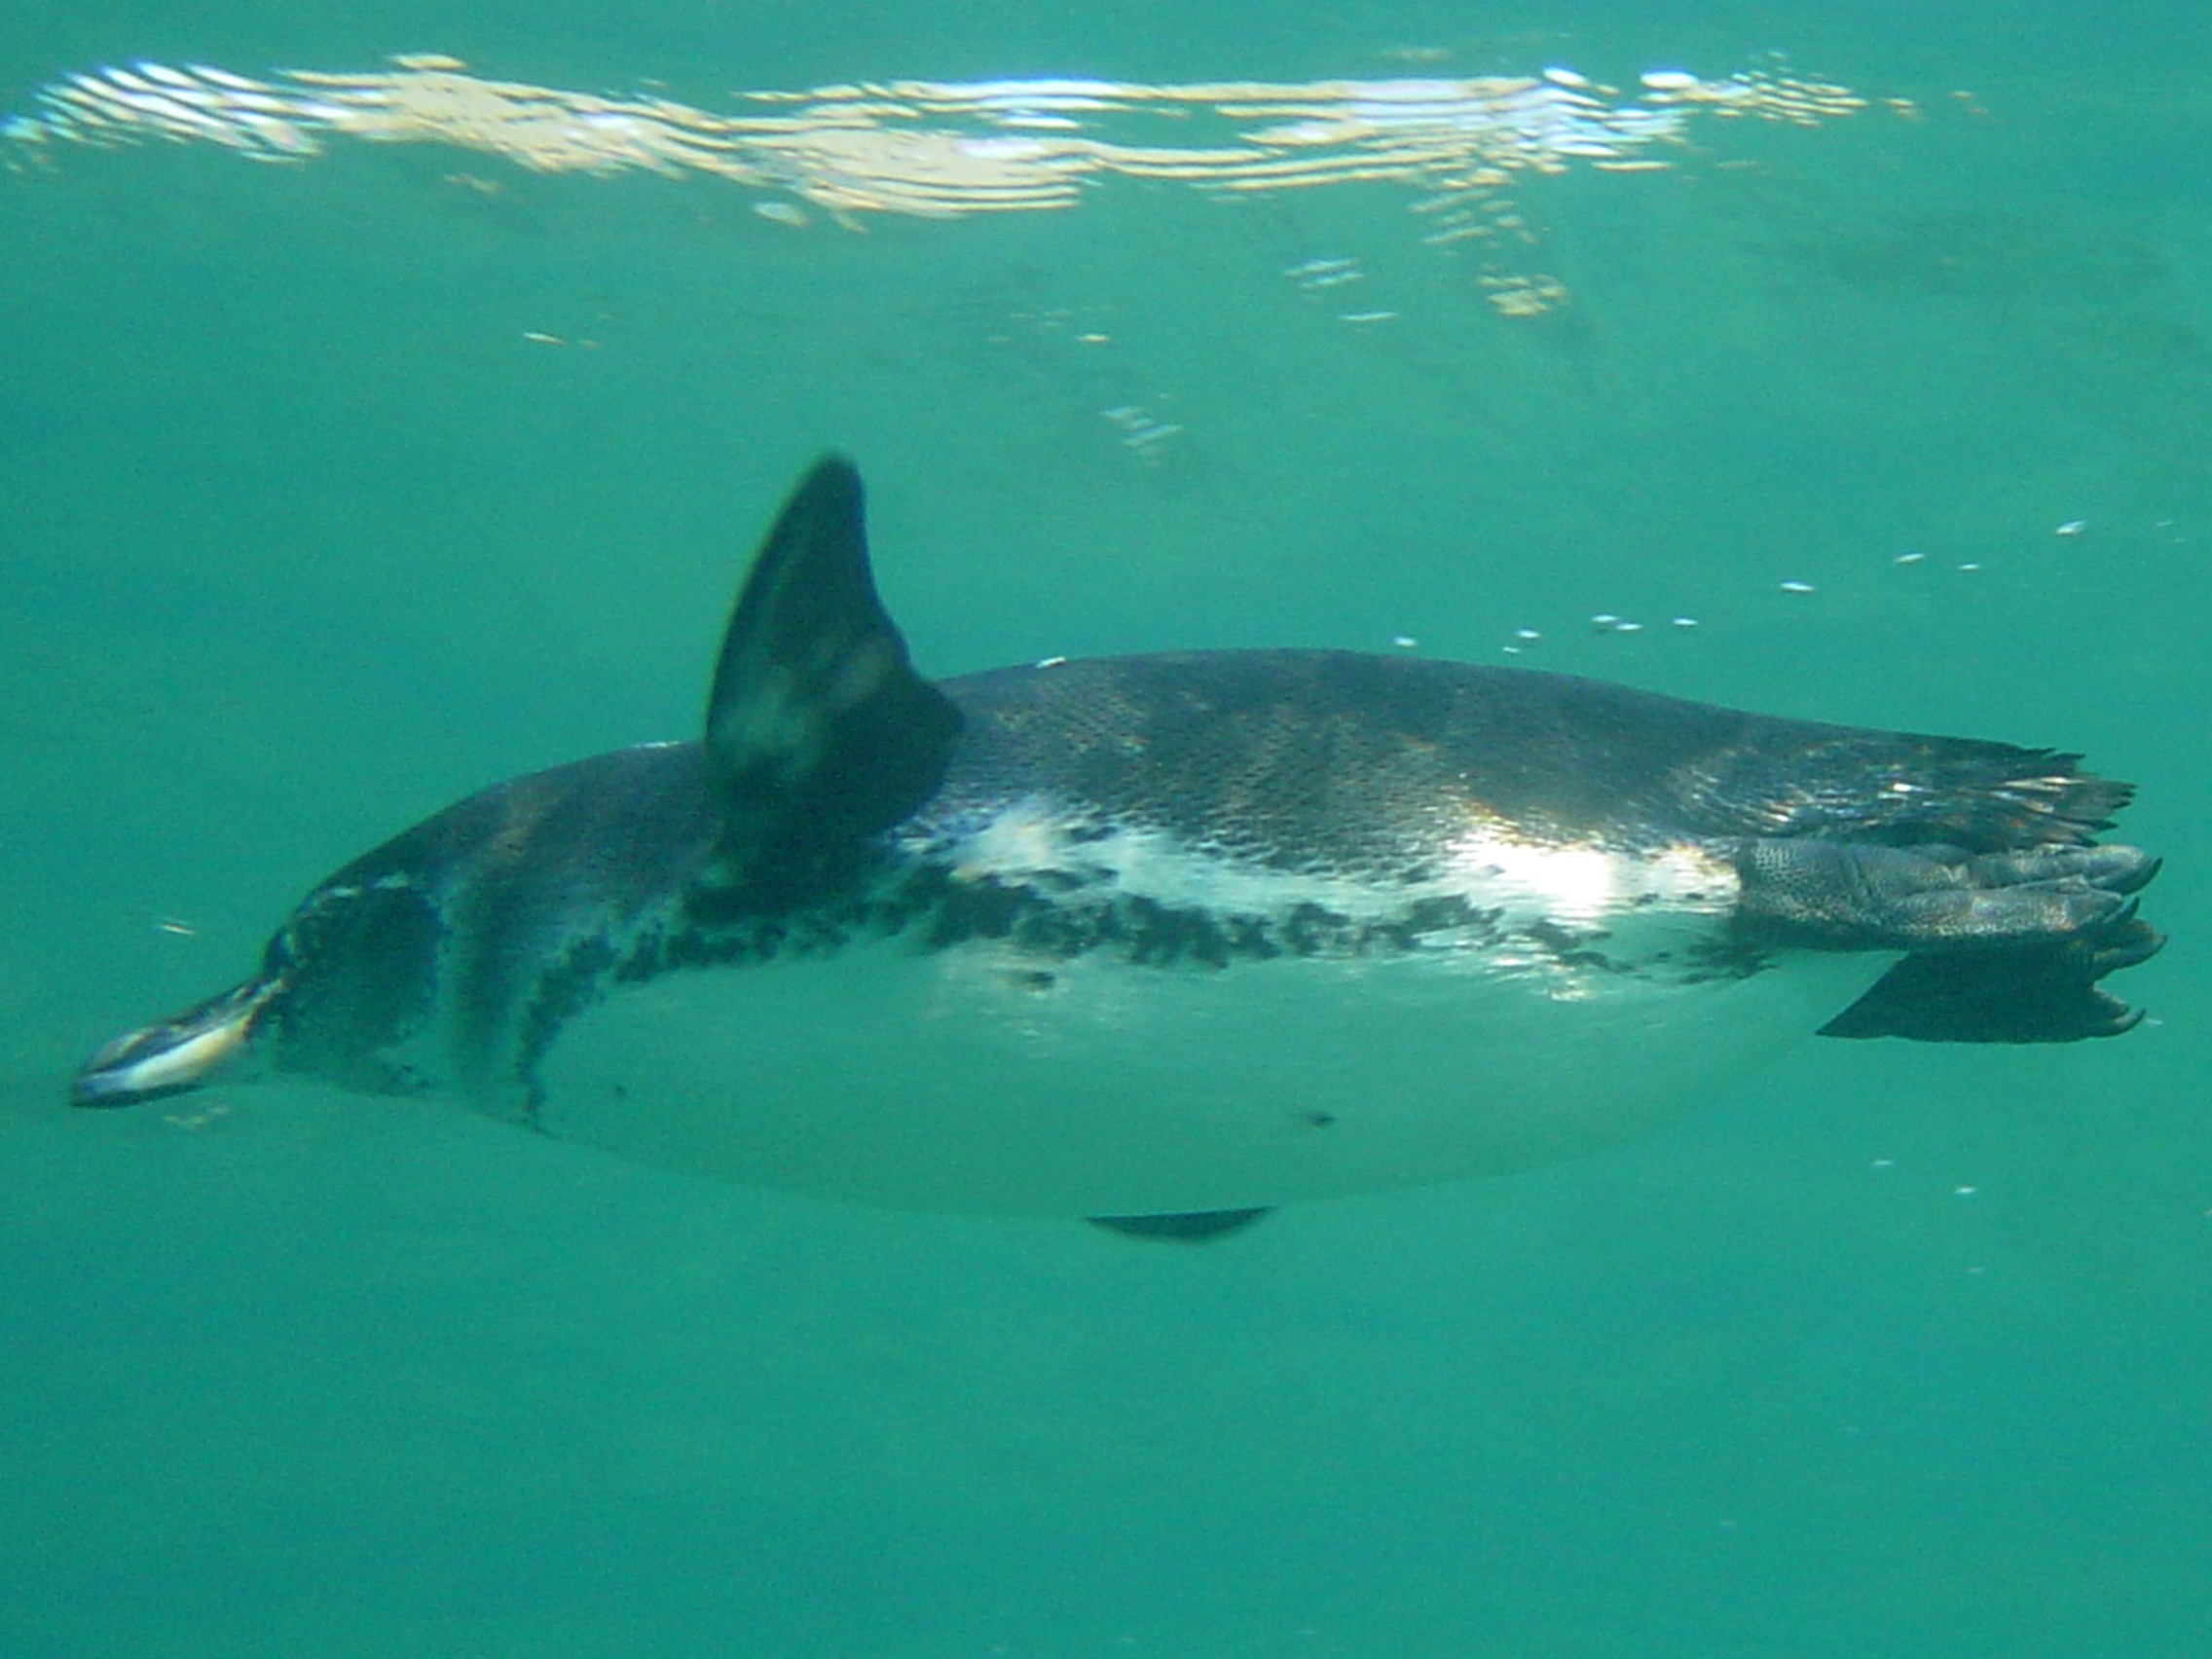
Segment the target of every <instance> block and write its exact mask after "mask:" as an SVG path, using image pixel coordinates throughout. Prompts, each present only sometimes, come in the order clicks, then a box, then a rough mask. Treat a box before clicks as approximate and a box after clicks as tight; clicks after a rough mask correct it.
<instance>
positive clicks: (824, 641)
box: [706, 456, 960, 908]
mask: <svg viewBox="0 0 2212 1659" xmlns="http://www.w3.org/2000/svg"><path fill="white" fill-rule="evenodd" d="M959 733H960V711H959V710H958V709H957V708H955V707H954V706H953V704H952V702H951V700H950V699H949V698H947V697H946V696H945V695H944V693H943V692H941V691H940V690H938V689H937V687H935V686H934V685H932V684H930V683H929V682H927V681H926V680H924V679H922V677H921V676H920V675H919V674H917V673H915V672H914V666H913V663H912V662H911V661H910V660H909V658H908V657H907V654H906V642H905V641H904V640H903V638H901V636H900V633H899V630H898V628H897V626H896V625H894V624H893V622H892V620H891V618H890V616H889V614H888V613H887V612H886V611H885V610H884V608H883V602H882V600H881V599H880V598H878V597H877V595H876V591H875V581H874V578H873V576H872V575H871V574H870V572H869V570H868V557H867V532H866V525H865V523H864V520H863V502H862V493H861V479H860V474H859V473H858V472H857V471H856V470H854V468H853V465H852V463H851V462H850V461H845V460H843V459H841V458H839V457H835V456H831V457H829V458H826V459H825V460H823V461H818V462H816V463H815V466H814V469H813V470H812V471H811V472H809V473H808V474H807V475H806V477H805V478H803V479H802V480H800V482H799V485H798V488H797V489H795V490H794V491H793V492H792V495H791V498H790V499H789V500H788V501H786V502H785V503H784V509H783V512H782V513H781V514H780V515H779V516H778V518H777V520H776V523H775V526H774V528H773V529H771V530H770V531H769V533H768V537H767V540H766V541H765V542H763V543H762V544H761V548H760V552H759V555H758V556H757V557H756V559H755V561H754V565H753V571H752V574H751V575H749V576H748V577H747V578H746V582H745V587H744V590H743V591H742V592H741V593H740V594H739V595H738V600H737V608H736V610H735V611H734V613H733V614H732V615H731V617H730V622H729V630H728V632H727V633H726V634H725V635H724V636H723V639H722V648H721V655H720V657H719V660H718V662H717V663H716V667H715V682H714V689H713V690H712V692H711V693H710V694H709V695H708V698H707V729H706V750H707V758H708V769H709V774H710V778H711V780H712V787H713V789H714V792H715V797H716V805H717V808H718V810H719V814H720V818H721V832H720V836H719V842H718V846H717V855H718V857H717V869H716V885H718V886H719V887H720V888H722V889H724V890H725V891H728V892H731V893H734V894H736V895H738V896H740V897H741V899H742V900H743V902H745V903H751V904H756V905H759V906H763V907H769V908H774V907H781V906H785V905H789V904H793V903H800V902H802V901H803V900H805V899H806V898H808V897H809V896H811V895H812V894H813V893H814V892H816V891H818V890H819V889H820V888H821V886H822V885H824V884H825V883H826V882H829V881H832V880H834V879H835V878H836V876H837V874H838V873H839V872H841V870H842V869H843V868H844V867H845V866H846V865H847V864H849V862H850V861H851V859H852V858H853V857H854V856H855V854H856V853H857V852H858V850H859V849H860V848H861V847H862V846H863V844H864V843H865V842H866V838H867V837H869V836H871V835H874V834H876V833H878V832H879V831H881V830H886V829H888V828H890V827H891V826H892V825H893V824H896V823H897V822H898V821H899V820H900V819H902V818H903V817H904V816H905V815H906V814H907V813H909V812H911V811H912V810H913V809H914V808H915V807H917V806H919V805H920V804H921V803H922V802H923V801H924V800H926V799H928V798H929V796H930V794H931V793H933V792H934V791H935V790H936V789H937V787H938V785H939V784H940V782H941V781H942V780H943V777H944V768H945V764H946V762H947V761H948V760H949V759H950V757H951V755H952V746H953V743H954V741H955V739H957V737H958V736H959Z"/></svg>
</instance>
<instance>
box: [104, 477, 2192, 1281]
mask: <svg viewBox="0 0 2212 1659" xmlns="http://www.w3.org/2000/svg"><path fill="white" fill-rule="evenodd" d="M2079 759H2080V757H2079V756H2074V755H2069V754H2060V753H2056V752H2053V751H2050V750H2041V749H2020V748H2014V747H2012V746H2010V745H2009V744H2004V743H1991V742H1979V741H1973V740H1970V739H1961V738H1947V737H1927V736H1915V735H1909V734H1902V733H1895V732H1885V731H1871V730H1862V729H1858V728H1854V727H1849V726H1837V725H1825V724H1816V723H1813V722H1810V721H1804V720H1792V719H1768V718H1765V717H1762V716H1758V715H1751V714H1743V713H1738V712H1736V711H1733V710H1728V709H1721V708H1714V707H1711V706H1708V705H1703V704H1698V703H1688V702H1681V701H1677V700H1676V699H1674V698H1670V697H1662V696H1655V695H1651V694H1649V693H1645V692H1641V691H1633V690H1629V689H1626V688H1623V687H1620V686H1615V685H1608V684H1603V683H1600V682H1594V681H1589V680H1580V679H1573V678H1568V677H1565V676H1560V675H1551V674H1539V673H1532V672H1529V671H1527V670H1521V669H1508V668H1492V667H1476V666H1470V665H1467V664H1461V663H1452V662H1437V661H1427V660H1421V659H1417V658H1409V657H1405V656H1376V655H1366V654H1361V653H1356V652H1350V651H1338V650H1288V649H1285V650H1224V651H1192V652H1173V653H1165V654H1159V655H1147V656H1126V657H1109V658H1100V659H1095V660H1076V661H1059V660H1053V661H1051V662H1047V663H1040V664H1038V665H1036V666H1034V667H1027V668H1005V669H997V670H993V671H990V672H987V673H982V674H974V675H967V676H963V677H961V678H959V679H954V680H948V681H944V682H939V683H934V684H933V683H931V682H928V681H926V680H924V679H922V678H921V677H920V675H919V674H917V673H916V672H915V670H914V668H913V666H912V664H911V662H910V660H909V658H908V655H907V650H906V645H905V642H904V641H903V638H902V637H901V635H900V633H899V631H898V629H897V628H896V627H895V626H894V625H893V623H892V621H891V619H890V617H889V616H888V615H887V614H886V612H885V610H884V608H883V606H882V603H881V601H880V600H879V599H878V598H877V595H876V591H875V585H874V581H873V578H872V576H871V574H870V571H869V564H868V554H867V546H866V532H865V529H864V525H863V517H862V493H861V480H860V477H859V474H858V473H857V472H856V471H855V470H854V468H853V467H852V466H851V465H850V464H849V463H848V462H846V461H842V460H840V459H836V458H830V459H826V460H824V461H821V462H819V463H818V464H817V465H816V466H815V467H814V468H813V469H812V470H811V471H810V472H809V473H808V474H807V475H806V477H805V478H804V480H803V481H802V482H801V483H800V484H799V485H798V487H797V489H796V490H795V491H794V492H793V495H792V497H791V498H790V499H789V501H788V502H787V503H786V504H785V506H784V508H783V511H782V514H781V516H780V517H779V518H778V519H777V520H776V523H775V525H774V527H773V528H772V529H771V531H770V532H769V535H768V536H767V539H766V541H765V543H764V544H763V545H762V547H761V549H760V551H759V554H758V556H757V557H756V560H755V562H754V565H753V569H752V572H751V574H750V575H749V576H748V577H747V579H746V582H745V584H744V587H743V590H742V592H741V593H740V594H739V596H738V600H737V606H736V609H735V612H734V614H733V615H732V617H731V619H730V623H729V628H728V632H727V634H726V636H725V638H724V640H723V642H722V646H721V652H720V656H719V660H718V662H717V664H716V667H715V674H714V683H713V688H712V691H711V693H710V695H709V697H708V700H707V711H706V727H705V731H704V733H703V735H702V736H701V737H700V738H699V739H698V740H697V741H695V742H687V743H657V744H647V745H645V746H644V747H641V748H635V749H625V750H620V751H617V752H615V753H613V754H609V755H602V756H597V757H595V758H592V759H587V760H579V761H576V762H574V763H572V764H570V765H566V766H558V767H555V768H553V769H552V770H550V771H544V772H535V773H532V774H529V775H527V776H524V777H520V778H516V779H513V780H511V781H509V782H506V783H501V784H497V785H494V786H493V787H492V788H490V789H488V790H485V791H484V792H482V793H478V794H474V795H471V796H469V797H468V798H467V799H465V800H462V801H461V802H460V803H459V804H457V805H454V806H451V807H449V808H447V809H446V810H445V811H443V812H441V813H439V814H437V815H436V816H435V817H433V818H430V819H428V820H427V821H426V822H424V823H422V824H419V825H417V826H416V827H415V828H414V829H412V830H407V831H405V832H404V833H402V834H400V835H399V836H397V837H396V838H394V839H393V840H390V841H387V843H385V844H384V845H383V846H381V847H378V848H377V849H376V850H374V851H373V852H370V853H368V854H366V855H364V856H363V857H361V858H359V859H356V860H355V861H354V862H353V863H351V864H350V865H348V866H345V867H344V868H343V869H341V870H339V871H338V872H337V873H336V874H335V875H333V876H331V877H330V879H328V880H327V881H325V882H323V883H322V885H321V886H319V887H317V888H316V889H315V890H314V891H313V893H311V894H309V895H308V897H307V899H306V900H305V902H304V903H301V905H300V907H299V908H298V909H297V910H296V911H294V912H293V914H292V916H291V918H290V919H289V920H288V921H286V922H285V923H284V925H283V926H282V927H281V928H280V929H279V930H278V931H277V933H276V937H275V938H274V939H273V940H270V942H269V945H268V947H267V950H266V951H265V953H264V954H263V957H262V961H261V966H260V969H259V970H258V972H256V973H255V974H254V975H253V976H252V977H250V978H248V979H247V980H246V981H245V982H244V983H243V984H240V985H239V986H238V987H236V988H235V989H232V990H228V991H225V992H223V993H222V994H221V995H219V996H216V997H213V998H211V999H209V1000H208V1001H206V1002H203V1003H201V1004H199V1005H198V1006H197V1007H194V1008H191V1009H188V1010H186V1011H185V1012H183V1013H181V1014H176V1015H175V1016H173V1017H171V1018H169V1019H166V1020H164V1021H162V1022H161V1023H160V1024H158V1025H152V1026H148V1027H146V1028H144V1029H142V1030H137V1031H132V1032H130V1033H129V1034H127V1035H126V1036H123V1037H121V1038H118V1039H117V1040H116V1041H114V1042H112V1043H110V1044H109V1045H108V1046H107V1047H105V1048H104V1049H101V1050H100V1051H98V1052H97V1053H95V1054H94V1055H93V1056H92V1058H91V1059H90V1060H89V1061H88V1062H86V1064H85V1066H84V1068H83V1069H82V1070H81V1071H80V1072H79V1073H78V1075H77V1077H76V1080H75V1083H74V1086H73V1091H72V1097H73V1099H74V1100H75V1101H76V1102H77V1103H78V1104H80V1105H85V1106H119V1105H124V1104H128V1103H129V1102H132V1101H138V1100H146V1099H151V1098H155V1097H158V1096H163V1095H167V1094H171V1093H174V1092H176V1091H179V1090H182V1089H187V1088H195V1087H197V1086H199V1085H201V1084H203V1082H205V1081H206V1080H207V1079H209V1078H211V1077H213V1076H214V1075H216V1074H217V1073H218V1071H224V1070H232V1069H238V1070H244V1069H246V1063H247V1062H249V1061H252V1060H258V1061H260V1062H261V1065H262V1067H263V1068H265V1069H274V1070H276V1071H282V1072H294V1073H304V1074H309V1075H312V1076H314V1077H319V1078H322V1079H325V1080H328V1081H331V1082H335V1083H337V1084H340V1085H343V1086H346V1087H348V1088H353V1089H357V1090H362V1091H365V1092H369V1093H386V1094H391V1093H399V1094H412V1093H416V1092H422V1091H433V1090H434V1091H438V1092H440V1093H443V1094H447V1095H450V1096H451V1097H453V1098H455V1099H457V1100H460V1101H461V1102H464V1103H466V1104H468V1105H470V1106H473V1107H475V1108H477V1109H479V1110H481V1111H484V1112H487V1113H489V1114H491V1115H493V1116H495V1117H498V1118H502V1119H506V1120H510V1121H512V1122H513V1123H516V1124H522V1125H525V1126H528V1127H530V1128H534V1129H536V1130H538V1131H539V1132H541V1133H543V1134H547V1135H551V1136H555V1137H558V1138H561V1139H564V1140H573V1141H580V1142H584V1143H587V1144H590V1145H594V1146H600V1147H605V1148H608V1149H609V1150H612V1151H615V1152H619V1153H623V1154H627V1155H629V1156H632V1157H635V1158H638V1159H642V1160H645V1161H650V1162H653V1163H657V1164H662V1165H666V1166H670V1167H673V1168H677V1169H682V1170H689V1171H695V1172H699V1173H704V1174H711V1175H718V1176H722V1177H726V1178H731V1179H736V1180H740V1181H746V1182H753V1183H758V1184H764V1185H775V1186H784V1187H791V1188H796V1189H801V1190H806V1191H812V1192H817V1193H821V1194H825V1195H831V1196H839V1197H846V1198H859V1199H864V1200H872V1201H876V1202H881V1203H886V1204H893V1205H903V1206H914V1207H935V1208H947V1209H959V1210H972V1211H1002V1212H1015V1213H1030V1214H1061V1215H1068V1216H1086V1217H1089V1218H1091V1219H1093V1220H1098V1221H1101V1222H1103V1223H1104V1224H1106V1225H1109V1226H1113V1227H1116V1228H1118V1229H1120V1230H1121V1231H1123V1232H1125V1233H1128V1234H1131V1235H1137V1236H1150V1237H1163V1238H1184V1239H1191V1238H1203V1237H1208V1236H1212V1235H1217V1234H1220V1233H1222V1232H1226V1231H1229V1230H1231V1229H1234V1228H1235V1227H1237V1226H1239V1225H1241V1224H1243V1223H1244V1222H1247V1221H1249V1220H1250V1219H1252V1218H1253V1217H1254V1216H1256V1215H1258V1214H1261V1213H1263V1212H1264V1211H1265V1210H1266V1209H1267V1208H1268V1207H1270V1206H1272V1205H1275V1204H1279V1203H1281V1202H1284V1201H1286V1200H1289V1199H1296V1198H1318V1197H1324V1196H1329V1195H1335V1194H1346V1193H1356V1192H1362V1191H1368V1190H1374V1189H1381V1188H1385V1187H1390V1186H1394V1185H1408V1184H1415V1183H1423V1182H1433V1181H1442V1180H1448V1179H1452V1178H1455V1177H1459V1176H1467V1175H1477V1174H1484V1173H1492V1172H1498V1171H1504V1170H1510V1169H1515V1168H1521V1167H1525V1166H1529V1165H1532V1164H1539V1163H1545V1162H1549V1161H1555V1160H1561V1159H1566V1158H1570V1157H1573V1156H1576V1155H1577V1154H1581V1153H1585V1152H1589V1151H1591V1150H1593V1149H1596V1148H1600V1147H1604V1146H1607V1145H1610V1144H1613V1143H1616V1142H1619V1141H1622V1140H1625V1139H1628V1138H1629V1137H1632V1136H1634V1135H1637V1134H1639V1133H1641V1132H1643V1131H1645V1130H1648V1129H1651V1128H1653V1127H1655V1126H1657V1125H1659V1124H1665V1123H1667V1122H1669V1121H1671V1120H1673V1119H1675V1118H1677V1117H1679V1116H1682V1115H1684V1114H1685V1113H1686V1112H1688V1111H1690V1110H1692V1109H1694V1108H1695V1107H1696V1106H1697V1105H1698V1104H1699V1103H1700V1102H1702V1101H1704V1100H1706V1099H1709V1098H1711V1097H1712V1095H1713V1093H1714V1090H1715V1089H1716V1088H1718V1087H1719V1086H1720V1085H1722V1084H1723V1083H1725V1082H1726V1081H1727V1080H1729V1079H1730V1078H1732V1077H1734V1076H1735V1075H1737V1074H1738V1073H1740V1072H1741V1071H1743V1070H1744V1069H1746V1068H1747V1067H1748V1066H1749V1065H1751V1064H1752V1063H1754V1062H1756V1061H1758V1060H1759V1059H1761V1058H1763V1057H1764V1056H1766V1055H1768V1054H1771V1053H1773V1052H1775V1051H1778V1050H1780V1049H1782V1048H1783V1047H1785V1046H1787V1045H1788V1044H1789V1043H1790V1042H1792V1041H1794V1040H1796V1039H1798V1038H1800V1037H1802V1036H1805V1035H1807V1034H1810V1033H1813V1032H1816V1031H1818V1032H1820V1033H1822V1034H1824V1035H1826V1036H1832V1037H1855V1038H1867V1037H1884V1036H1889V1037H1901V1038H1909V1039H1915V1040H1919V1041H1927V1042H1967V1043H1973V1042H2002V1043H2059V1042H2071V1041H2074V1040H2077V1039H2081V1038H2088V1037H2104V1036H2111V1035H2114V1034H2116V1033H2119V1032H2122V1031H2125V1030H2127V1029H2129V1028H2130V1027H2131V1026H2132V1025H2134V1024H2135V1022H2136V1021H2137V1019H2138V1018H2140V1014H2135V1013H2131V1012H2129V1011H2128V1010H2127V1009H2125V1008H2124V1007H2123V1006H2122V1005H2121V1004H2120V1002H2118V1001H2116V1000H2115V999H2114V998H2113V997H2112V996H2111V995H2110V994H2109V993H2107V992H2106V991H2104V990H2103V989H2101V988H2100V986H2099V984H2098V981H2099V980H2100V979H2102V978H2103V977H2105V976H2106V975H2108V974H2110V973H2113V972H2114V971H2116V970H2119V969H2122V968H2126V967H2129V966H2131V965H2133V964H2135V963H2138V962H2141V961H2143V960H2144V959H2145V958H2146V957H2148V956H2150V955H2151V954H2152V953H2153V952H2155V951H2156V950H2157V948H2158V947H2159V945H2160V944H2161V943H2162V942H2163V940H2162V939H2161V938H2160V936H2158V935H2157V934H2156V933H2154V932H2153V931H2152V930H2151V928H2150V927H2149V926H2148V924H2146V923H2145V922H2144V921H2143V920H2142V919H2141V918H2140V917H2139V916H2137V914H2136V906H2135V902H2134V901H2133V900H2132V898H2131V897H2130V895H2132V894H2134V893H2135V892H2136V891H2137V890H2138V889H2140V888H2141V887H2143V886H2144V885H2145V884H2146V883H2147V882H2149V881H2150V880H2151V878H2152V876H2153V875H2155V874H2156V873H2157V861H2156V860H2155V859H2152V858H2151V857H2149V856H2147V855H2146V854H2144V853H2142V852H2139V851H2137V850H2135V849H2134V848H2132V847H2124V846H2109V845H2108V846H2100V845H2098V844H2097V843H2096V841H2095V839H2094V837H2095V835H2096V834H2097V833H2098V832H2099V831H2102V830H2108V829H2110V828H2111V824H2110V819H2111V816H2112V814H2113V813H2114V812H2116V811H2117V810H2118V809H2119V808H2120V807H2121V806H2122V805H2124V804H2125V803H2126V801H2127V800H2128V798H2129V797H2130V794H2131V793H2132V791H2131V789H2130V787H2129V786H2127V785H2125V784H2120V783H2115V782H2112V781H2109V780H2106V779H2102V778H2097V777H2094V776H2091V775H2088V774H2086V773H2083V772H2082V771H2080V770H2078V769H2077V767H2078V763H2079Z"/></svg>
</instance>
